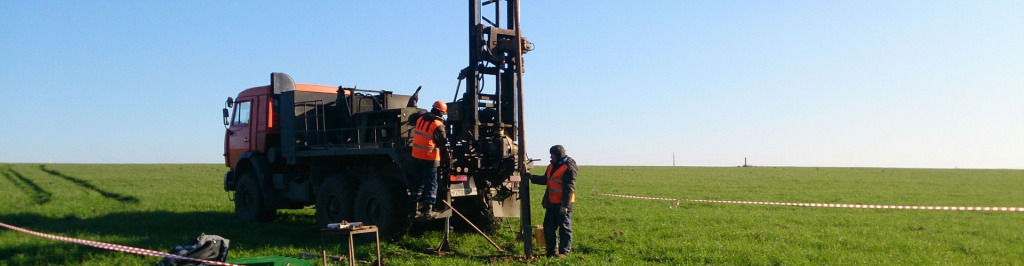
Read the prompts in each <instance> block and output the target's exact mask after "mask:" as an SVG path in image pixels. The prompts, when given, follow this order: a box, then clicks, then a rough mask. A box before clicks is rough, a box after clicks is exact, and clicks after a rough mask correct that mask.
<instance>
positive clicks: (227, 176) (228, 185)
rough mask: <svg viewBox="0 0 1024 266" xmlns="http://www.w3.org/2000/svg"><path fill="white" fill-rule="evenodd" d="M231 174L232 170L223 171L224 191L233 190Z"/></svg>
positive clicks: (233, 182) (233, 180)
mask: <svg viewBox="0 0 1024 266" xmlns="http://www.w3.org/2000/svg"><path fill="white" fill-rule="evenodd" d="M233 176H234V173H232V171H227V172H225V173H224V191H232V190H235V179H234V178H232V177H233Z"/></svg>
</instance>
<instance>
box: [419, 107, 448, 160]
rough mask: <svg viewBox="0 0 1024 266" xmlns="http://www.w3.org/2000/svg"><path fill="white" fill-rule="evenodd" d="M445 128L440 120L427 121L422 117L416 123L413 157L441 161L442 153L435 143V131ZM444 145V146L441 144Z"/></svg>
mask: <svg viewBox="0 0 1024 266" xmlns="http://www.w3.org/2000/svg"><path fill="white" fill-rule="evenodd" d="M441 126H444V122H442V121H441V120H440V119H433V120H427V119H423V117H420V119H419V120H417V121H416V130H415V134H414V135H413V137H412V157H413V158H416V159H420V160H427V161H441V152H440V149H438V148H437V146H438V144H437V143H435V142H434V130H437V128H438V127H441ZM441 145H444V144H441Z"/></svg>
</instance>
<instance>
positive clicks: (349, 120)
mask: <svg viewBox="0 0 1024 266" xmlns="http://www.w3.org/2000/svg"><path fill="white" fill-rule="evenodd" d="M518 6H519V5H518V1H516V0H505V1H501V0H499V1H484V2H481V1H480V0H469V12H468V13H469V27H468V34H469V43H468V44H469V47H468V48H469V64H468V66H467V67H465V68H463V69H462V70H461V71H459V75H458V78H459V80H460V83H459V84H460V85H461V84H462V83H461V81H462V80H465V84H466V85H465V90H464V92H463V93H462V94H461V95H460V94H459V89H458V87H457V88H456V95H457V97H458V98H457V99H454V100H453V102H449V103H448V119H447V122H446V123H445V129H446V130H447V133H448V143H446V145H447V146H448V148H449V149H450V151H451V155H450V158H451V159H450V161H449V162H445V163H443V164H442V165H443V166H442V167H440V168H439V169H438V170H439V175H440V180H439V181H440V182H439V188H438V201H439V204H437V205H436V206H435V208H434V212H432V213H431V215H430V217H429V218H430V219H437V218H444V217H448V216H450V215H451V212H450V208H448V207H447V206H446V205H444V204H440V201H441V200H444V201H448V202H451V203H452V205H454V207H455V208H456V209H458V210H459V212H460V213H462V214H464V215H466V216H468V218H469V220H471V221H472V222H473V223H474V224H476V225H477V226H478V227H484V228H495V227H496V225H497V219H498V218H501V217H519V215H520V211H521V209H520V207H521V206H522V208H525V209H528V204H529V202H525V203H524V204H522V205H521V204H520V203H521V202H520V198H521V197H527V198H528V194H527V193H528V192H529V189H528V187H523V190H522V193H523V195H522V196H521V195H520V193H521V192H520V179H519V173H521V172H523V171H528V170H529V168H530V166H531V162H530V160H527V159H525V158H526V154H525V151H522V150H520V147H522V146H525V143H524V142H523V139H522V135H524V134H525V133H523V127H522V125H523V121H522V117H523V110H522V109H521V108H522V97H523V95H522V83H521V81H520V80H519V79H520V78H521V77H522V74H523V70H522V65H523V57H522V54H523V53H525V52H527V51H530V50H532V44H531V43H530V42H528V41H527V40H526V38H522V37H521V32H520V31H518V30H516V29H515V27H518V25H519V22H518V13H517V11H515V10H516V9H517V8H518ZM485 10H486V11H488V12H483V11H485ZM489 11H493V16H492V17H491V18H490V19H488V18H486V17H485V14H484V13H489ZM503 22H504V26H503V25H502V24H503ZM485 81H486V84H487V87H489V88H484V84H485ZM415 98H417V97H416V94H413V95H411V96H410V95H400V94H394V93H392V92H389V91H368V90H357V89H350V88H343V87H332V86H322V85H308V84H298V85H297V84H295V82H294V81H293V80H292V78H291V77H289V76H288V75H285V74H283V73H273V74H271V84H270V85H268V86H262V87H255V88H251V89H247V90H244V91H242V92H241V93H239V94H238V97H237V99H231V98H229V99H228V102H227V104H226V105H227V107H228V108H233V113H232V114H233V115H230V118H231V120H230V121H229V120H228V117H229V111H228V109H227V108H225V109H224V116H225V125H229V127H228V130H227V131H226V133H225V143H224V150H225V152H224V156H225V164H226V165H227V166H228V167H230V168H231V170H230V171H228V172H227V173H225V174H224V189H225V190H227V191H235V193H234V195H235V196H234V201H235V212H236V213H237V214H238V216H239V217H240V218H242V219H243V220H255V221H269V220H273V219H274V216H275V215H276V210H277V209H293V208H303V207H305V206H309V205H314V206H315V207H316V216H317V223H318V224H319V225H320V227H321V228H323V227H324V226H325V225H326V224H327V223H336V222H341V221H342V220H345V221H359V222H364V223H366V224H371V225H377V226H378V227H379V228H380V230H381V232H382V234H384V235H385V236H399V235H402V234H403V233H404V232H405V230H406V228H407V225H408V224H409V223H410V221H411V220H412V219H411V218H410V216H409V214H410V213H411V210H412V207H413V206H411V205H412V204H411V203H410V201H409V197H410V193H409V191H410V184H412V182H411V175H410V172H411V171H410V170H411V169H410V168H411V165H410V164H411V160H412V159H411V143H412V135H413V132H412V127H411V125H410V123H409V119H410V117H411V116H413V115H414V114H416V113H420V112H425V111H426V110H422V109H418V108H415V107H407V106H410V105H409V102H410V99H415ZM428 102H433V100H430V101H428ZM528 215H529V212H525V213H524V217H523V218H524V219H522V220H523V228H524V233H525V234H527V236H528V233H529V230H528V229H527V228H528V227H529V216H528ZM526 246H527V247H529V241H527V243H526Z"/></svg>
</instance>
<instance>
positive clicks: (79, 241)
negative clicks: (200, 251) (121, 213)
mask: <svg viewBox="0 0 1024 266" xmlns="http://www.w3.org/2000/svg"><path fill="white" fill-rule="evenodd" d="M0 227H6V228H7V229H11V230H14V231H18V232H22V233H26V234H30V235H35V236H39V237H45V238H49V239H54V240H60V241H64V242H71V243H75V244H79V245H86V246H91V247H95V248H102V249H106V250H113V251H120V252H127V253H132V254H138V255H144V256H153V257H164V258H172V259H179V260H190V261H195V262H200V263H205V264H213V265H232V266H234V265H238V264H231V263H224V262H219V261H209V260H201V259H196V258H189V257H182V256H178V255H174V254H170V253H164V252H160V251H155V250H148V249H141V248H135V247H129V246H122V245H115V244H108V243H103V242H96V241H89V240H82V239H76V238H70V237H63V236H55V235H50V234H44V233H39V232H35V231H31V230H28V229H24V228H20V227H17V226H13V225H9V224H5V223H0Z"/></svg>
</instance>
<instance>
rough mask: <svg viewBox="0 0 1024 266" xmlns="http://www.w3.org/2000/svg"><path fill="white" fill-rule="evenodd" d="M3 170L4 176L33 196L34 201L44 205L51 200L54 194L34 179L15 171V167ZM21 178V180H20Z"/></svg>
mask: <svg viewBox="0 0 1024 266" xmlns="http://www.w3.org/2000/svg"><path fill="white" fill-rule="evenodd" d="M2 170H4V171H3V176H4V177H5V178H7V180H8V181H11V183H13V184H14V186H15V187H17V188H18V189H20V190H21V191H23V192H25V194H28V195H29V196H30V197H32V201H33V203H35V204H36V205H43V204H46V203H47V202H50V198H51V197H52V196H53V194H52V193H50V192H49V191H46V190H45V189H43V188H42V187H40V186H39V185H37V184H36V183H35V182H32V179H28V178H25V176H22V175H21V173H18V171H14V169H11V168H10V167H4V169H2ZM19 180H20V181H21V182H19Z"/></svg>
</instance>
